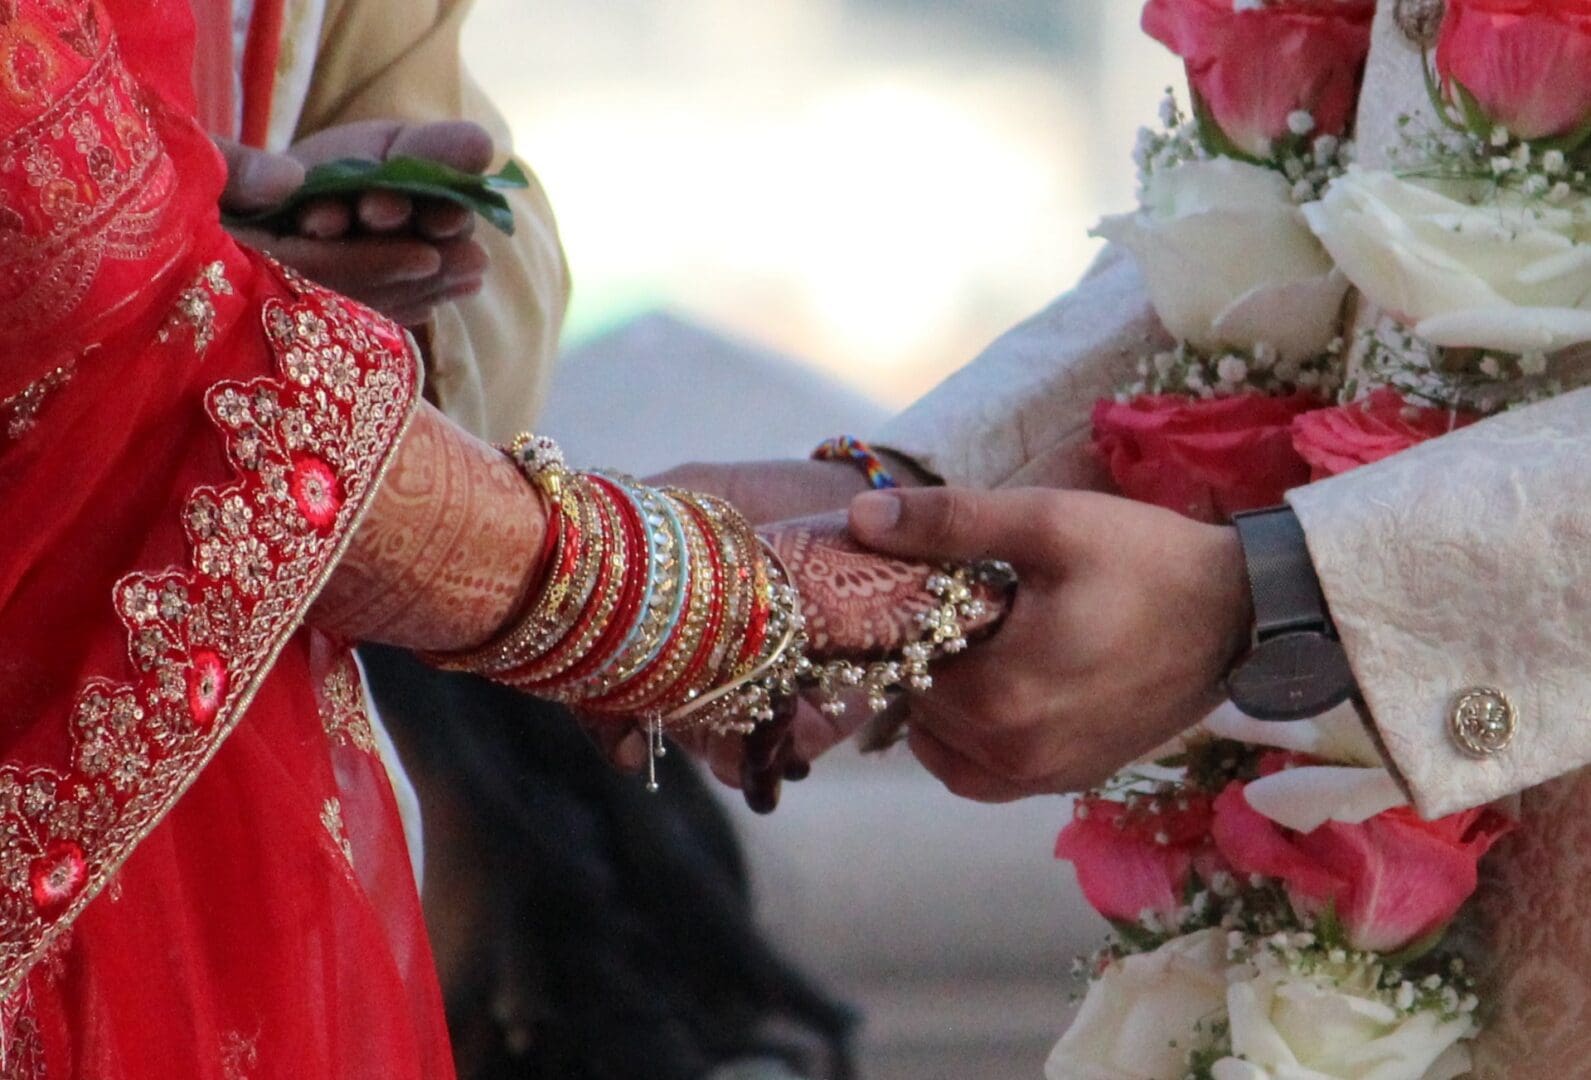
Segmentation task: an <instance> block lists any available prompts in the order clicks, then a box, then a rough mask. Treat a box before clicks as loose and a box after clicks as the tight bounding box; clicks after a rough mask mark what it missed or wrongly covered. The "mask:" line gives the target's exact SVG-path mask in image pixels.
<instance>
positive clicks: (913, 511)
mask: <svg viewBox="0 0 1591 1080" xmlns="http://www.w3.org/2000/svg"><path fill="white" fill-rule="evenodd" d="M998 502H999V495H998V494H997V493H992V492H982V491H972V490H969V489H966V488H904V489H901V490H898V491H870V492H867V493H866V494H863V495H858V496H857V497H856V498H855V499H854V500H853V501H852V502H851V532H852V534H854V535H855V537H856V538H857V539H858V540H860V541H861V542H862V543H863V544H866V545H867V546H868V547H870V548H874V549H875V550H878V551H882V552H884V553H886V554H889V555H897V556H900V557H902V558H909V559H932V560H936V561H937V560H963V559H983V558H998V557H999V556H1000V551H999V550H998V549H999V548H1000V547H1002V546H1004V545H1003V544H1002V533H1004V532H1005V530H1003V529H1001V528H1000V522H1001V520H1002V517H1003V515H1002V514H1001V513H1000V512H999V509H1000V508H999V506H998V505H997V504H998Z"/></svg>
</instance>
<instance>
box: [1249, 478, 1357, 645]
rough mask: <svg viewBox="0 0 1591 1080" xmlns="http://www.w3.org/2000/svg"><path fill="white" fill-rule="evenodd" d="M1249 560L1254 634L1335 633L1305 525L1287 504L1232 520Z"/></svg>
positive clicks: (1261, 636)
mask: <svg viewBox="0 0 1591 1080" xmlns="http://www.w3.org/2000/svg"><path fill="white" fill-rule="evenodd" d="M1232 524H1233V525H1235V526H1236V527H1237V535H1238V539H1239V540H1240V541H1241V543H1242V545H1243V557H1244V559H1245V560H1246V562H1247V564H1248V579H1249V593H1250V595H1251V596H1252V598H1253V601H1254V638H1255V640H1256V641H1265V640H1267V639H1269V638H1272V637H1275V636H1276V635H1277V634H1286V633H1316V634H1325V635H1327V636H1328V637H1334V636H1335V630H1334V628H1333V627H1332V625H1331V616H1330V615H1328V614H1327V612H1326V597H1325V595H1324V594H1323V593H1322V592H1321V591H1320V578H1319V577H1318V576H1317V575H1316V573H1315V564H1314V563H1313V562H1311V561H1310V558H1309V545H1308V543H1307V542H1306V541H1305V539H1304V527H1303V526H1302V525H1300V524H1299V523H1298V515H1297V514H1295V513H1293V510H1292V508H1291V507H1288V506H1279V507H1274V508H1272V509H1269V510H1253V511H1249V512H1248V513H1243V514H1237V515H1235V516H1234V517H1233V518H1232Z"/></svg>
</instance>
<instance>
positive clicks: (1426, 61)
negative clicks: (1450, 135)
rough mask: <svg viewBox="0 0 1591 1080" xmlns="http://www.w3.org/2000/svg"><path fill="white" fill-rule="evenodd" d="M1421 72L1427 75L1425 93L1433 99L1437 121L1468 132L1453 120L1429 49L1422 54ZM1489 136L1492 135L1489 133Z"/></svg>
mask: <svg viewBox="0 0 1591 1080" xmlns="http://www.w3.org/2000/svg"><path fill="white" fill-rule="evenodd" d="M1420 70H1421V71H1422V72H1424V74H1425V92H1426V94H1428V95H1429V96H1430V98H1431V108H1432V110H1433V111H1435V113H1436V116H1437V119H1439V120H1441V121H1442V123H1443V124H1445V125H1447V126H1448V127H1450V128H1452V129H1453V130H1454V131H1467V130H1468V129H1467V128H1466V127H1465V126H1464V125H1463V124H1461V123H1459V122H1458V121H1457V120H1454V119H1453V114H1452V111H1451V109H1450V108H1449V107H1448V103H1447V98H1446V97H1445V96H1443V94H1442V82H1441V80H1440V79H1438V78H1437V75H1436V66H1435V64H1434V63H1433V62H1432V61H1431V51H1430V50H1429V49H1427V50H1425V51H1424V52H1422V53H1421V54H1420ZM1487 134H1488V135H1489V134H1491V133H1490V132H1487Z"/></svg>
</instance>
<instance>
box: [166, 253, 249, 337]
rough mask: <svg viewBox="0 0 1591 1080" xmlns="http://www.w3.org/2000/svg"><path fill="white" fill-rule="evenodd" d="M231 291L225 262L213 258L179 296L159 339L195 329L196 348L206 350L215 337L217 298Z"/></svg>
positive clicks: (227, 294)
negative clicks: (215, 260)
mask: <svg viewBox="0 0 1591 1080" xmlns="http://www.w3.org/2000/svg"><path fill="white" fill-rule="evenodd" d="M230 295H232V283H231V282H230V281H228V280H227V279H226V266H225V265H224V264H223V263H220V262H213V263H211V264H210V265H209V266H206V267H205V268H204V270H203V271H201V272H200V274H199V277H198V279H197V280H195V281H194V282H193V284H191V285H189V286H188V287H187V288H186V289H183V290H182V293H181V294H180V295H179V296H178V297H177V308H176V310H175V311H173V312H172V313H171V316H170V318H168V319H167V320H166V325H165V326H163V327H161V328H160V340H161V341H170V340H171V338H172V337H173V336H175V335H176V334H177V333H178V332H179V331H181V330H183V329H188V330H191V331H192V332H193V348H194V351H195V352H198V353H203V352H204V351H205V350H206V349H208V348H209V347H210V343H211V342H212V341H214V340H215V298H216V297H218V296H230Z"/></svg>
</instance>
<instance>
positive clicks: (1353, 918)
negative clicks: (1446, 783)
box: [1212, 782, 1513, 953]
mask: <svg viewBox="0 0 1591 1080" xmlns="http://www.w3.org/2000/svg"><path fill="white" fill-rule="evenodd" d="M1244 786H1245V785H1244V784H1242V783H1241V782H1234V783H1232V784H1230V785H1228V786H1227V789H1226V790H1225V791H1223V792H1222V793H1221V795H1220V796H1219V797H1218V798H1217V799H1216V800H1215V825H1214V827H1213V830H1212V831H1213V832H1214V835H1215V842H1216V846H1217V847H1218V848H1219V849H1220V851H1221V855H1222V856H1223V857H1224V858H1225V859H1226V860H1227V862H1229V863H1230V864H1231V865H1232V868H1233V870H1235V871H1236V872H1237V873H1238V874H1240V875H1249V874H1259V875H1261V876H1262V877H1267V878H1275V879H1277V880H1279V881H1281V883H1282V885H1283V887H1284V888H1286V890H1287V896H1288V899H1289V901H1291V903H1292V906H1293V909H1294V910H1295V911H1297V912H1298V913H1299V915H1301V916H1314V915H1319V914H1320V913H1321V912H1323V911H1325V910H1326V908H1327V907H1328V906H1330V907H1331V908H1332V909H1333V910H1334V911H1335V913H1336V916H1337V918H1338V920H1339V921H1340V922H1341V923H1342V925H1343V928H1344V929H1345V930H1346V932H1347V936H1348V943H1349V944H1350V945H1352V946H1353V947H1354V948H1356V949H1364V950H1367V951H1371V952H1383V953H1386V952H1396V951H1397V950H1398V949H1401V948H1403V947H1404V946H1406V945H1409V944H1411V943H1413V942H1415V941H1418V940H1420V939H1421V938H1423V937H1425V936H1426V935H1428V934H1430V933H1432V932H1434V931H1436V930H1439V929H1441V928H1442V927H1443V926H1445V925H1447V923H1448V922H1450V921H1451V920H1452V918H1453V916H1454V915H1456V914H1457V913H1458V909H1459V908H1460V907H1461V906H1462V905H1463V903H1464V901H1465V900H1467V899H1469V897H1470V895H1471V894H1472V893H1474V891H1475V886H1476V883H1477V877H1476V871H1475V866H1476V863H1478V862H1479V861H1480V859H1481V856H1483V855H1485V854H1486V852H1487V851H1488V850H1489V849H1490V848H1491V846H1492V844H1494V843H1495V842H1496V841H1497V840H1498V839H1499V838H1500V837H1502V836H1503V835H1504V834H1506V833H1507V832H1508V831H1509V830H1510V829H1512V828H1513V823H1512V822H1510V821H1509V820H1508V819H1507V818H1505V817H1504V816H1503V815H1502V814H1499V813H1497V812H1496V811H1494V810H1489V809H1480V810H1466V811H1464V812H1463V813H1459V814H1452V815H1450V816H1448V817H1445V818H1439V819H1437V820H1436V821H1424V820H1421V818H1420V817H1419V815H1417V814H1416V813H1415V812H1414V811H1413V810H1411V809H1409V808H1408V807H1398V808H1397V809H1394V810H1387V811H1384V812H1382V813H1380V814H1377V815H1376V816H1375V817H1372V818H1370V819H1369V820H1368V821H1365V822H1363V823H1362V824H1358V825H1350V824H1348V823H1346V822H1341V821H1328V822H1327V823H1326V824H1324V825H1322V826H1321V827H1320V828H1318V829H1316V830H1315V831H1314V832H1311V833H1297V832H1293V831H1292V830H1290V829H1286V828H1283V827H1282V826H1281V825H1278V824H1277V823H1276V822H1274V821H1272V820H1271V819H1270V818H1267V817H1264V816H1262V815H1261V814H1260V813H1258V812H1257V811H1256V810H1255V809H1254V808H1253V807H1251V806H1250V805H1249V803H1248V798H1247V797H1246V796H1245V794H1244Z"/></svg>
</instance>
